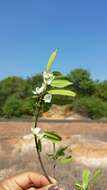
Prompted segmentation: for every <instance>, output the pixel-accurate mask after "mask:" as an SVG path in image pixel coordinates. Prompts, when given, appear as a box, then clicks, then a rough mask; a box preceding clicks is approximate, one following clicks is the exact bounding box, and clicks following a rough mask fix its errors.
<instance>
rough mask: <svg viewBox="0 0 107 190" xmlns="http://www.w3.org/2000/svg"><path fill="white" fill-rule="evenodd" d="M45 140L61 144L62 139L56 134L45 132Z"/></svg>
mask: <svg viewBox="0 0 107 190" xmlns="http://www.w3.org/2000/svg"><path fill="white" fill-rule="evenodd" d="M43 138H45V139H48V140H50V141H51V142H59V141H61V140H62V137H61V136H59V135H58V134H56V133H55V132H47V131H45V132H44V136H43Z"/></svg>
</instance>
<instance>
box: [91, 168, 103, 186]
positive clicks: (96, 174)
mask: <svg viewBox="0 0 107 190" xmlns="http://www.w3.org/2000/svg"><path fill="white" fill-rule="evenodd" d="M100 175H101V170H100V169H96V170H95V171H94V173H93V177H92V182H94V183H96V180H97V178H98V177H99V176H100Z"/></svg>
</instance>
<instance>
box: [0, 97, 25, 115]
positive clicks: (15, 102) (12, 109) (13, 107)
mask: <svg viewBox="0 0 107 190" xmlns="http://www.w3.org/2000/svg"><path fill="white" fill-rule="evenodd" d="M21 106H22V101H21V100H20V99H18V98H17V97H16V96H10V97H9V98H8V99H7V100H6V102H5V105H4V107H3V115H4V116H5V117H7V118H11V117H13V116H15V117H19V116H21V114H22V113H21Z"/></svg>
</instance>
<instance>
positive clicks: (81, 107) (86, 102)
mask: <svg viewBox="0 0 107 190" xmlns="http://www.w3.org/2000/svg"><path fill="white" fill-rule="evenodd" d="M73 108H74V110H75V111H77V112H79V113H81V114H83V115H85V116H88V117H89V118H91V119H99V118H102V117H107V103H105V102H103V101H102V100H101V99H100V98H97V97H94V96H91V97H80V98H78V99H76V100H75V101H74V103H73Z"/></svg>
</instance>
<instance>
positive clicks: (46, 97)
mask: <svg viewBox="0 0 107 190" xmlns="http://www.w3.org/2000/svg"><path fill="white" fill-rule="evenodd" d="M43 100H44V102H46V103H50V102H51V100H52V95H51V94H46V95H45V96H44V98H43Z"/></svg>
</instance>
